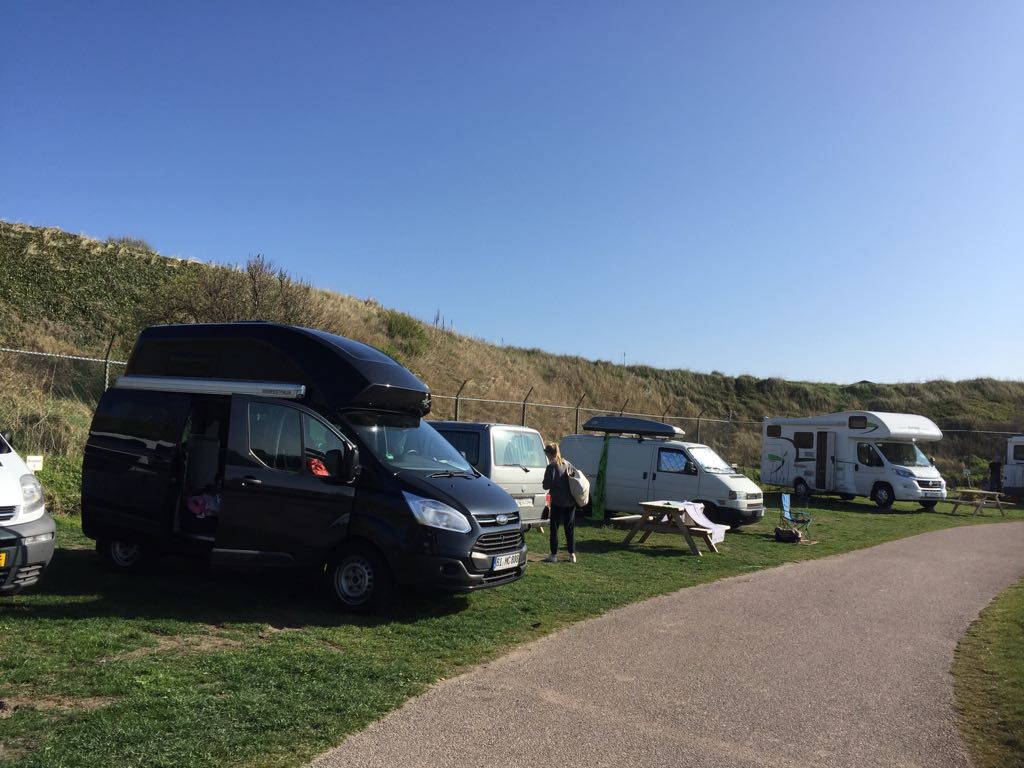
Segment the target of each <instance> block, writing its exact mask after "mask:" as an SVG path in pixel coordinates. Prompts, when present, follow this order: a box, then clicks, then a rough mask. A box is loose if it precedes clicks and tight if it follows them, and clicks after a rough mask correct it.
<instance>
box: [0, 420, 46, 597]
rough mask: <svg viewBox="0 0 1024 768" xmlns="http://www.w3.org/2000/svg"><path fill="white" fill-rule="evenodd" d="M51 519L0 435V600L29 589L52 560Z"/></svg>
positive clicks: (40, 493)
mask: <svg viewBox="0 0 1024 768" xmlns="http://www.w3.org/2000/svg"><path fill="white" fill-rule="evenodd" d="M55 531H56V526H55V524H54V522H53V518H52V517H50V516H49V515H48V514H46V507H45V506H44V503H43V489H42V486H40V485H39V481H38V480H37V479H36V476H35V475H34V474H32V472H31V471H29V468H28V467H27V466H25V462H24V461H22V460H21V456H19V455H18V454H17V452H16V451H15V450H14V448H13V447H11V436H10V434H9V433H6V432H5V433H2V434H0V596H7V595H16V594H18V593H19V592H21V590H23V589H24V588H25V587H29V586H32V585H33V584H35V583H36V582H37V581H39V577H40V576H41V575H42V573H43V571H44V570H45V569H46V566H47V565H48V564H49V563H50V559H51V558H52V557H53V546H54V533H55Z"/></svg>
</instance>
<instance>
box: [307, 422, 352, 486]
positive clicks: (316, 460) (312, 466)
mask: <svg viewBox="0 0 1024 768" xmlns="http://www.w3.org/2000/svg"><path fill="white" fill-rule="evenodd" d="M302 444H303V447H304V455H303V466H305V468H306V471H307V472H309V473H310V474H313V475H317V476H318V477H327V476H336V475H337V474H338V472H339V468H338V461H340V459H341V455H343V454H344V453H345V449H346V446H345V443H344V442H342V440H341V438H339V437H338V436H337V435H336V434H335V433H334V431H333V430H332V429H331V428H330V427H328V426H327V425H326V424H324V423H323V422H322V421H320V420H319V419H314V418H313V417H312V416H310V415H309V414H308V413H304V414H302ZM331 451H337V452H338V453H333V454H330V455H328V454H329V453H330V452H331Z"/></svg>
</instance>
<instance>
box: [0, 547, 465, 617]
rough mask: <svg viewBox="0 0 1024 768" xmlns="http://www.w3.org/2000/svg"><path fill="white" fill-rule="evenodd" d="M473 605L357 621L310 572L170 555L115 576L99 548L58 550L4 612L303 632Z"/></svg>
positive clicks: (416, 608)
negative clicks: (211, 563) (221, 563)
mask: <svg viewBox="0 0 1024 768" xmlns="http://www.w3.org/2000/svg"><path fill="white" fill-rule="evenodd" d="M25 598H28V599H25ZM34 598H38V599H34ZM467 605H468V600H467V598H466V596H465V595H443V594H441V595H438V594H414V593H405V592H402V593H400V594H399V596H398V597H397V598H396V600H395V602H394V604H393V605H392V606H391V608H390V610H388V611H387V612H386V613H385V614H383V615H380V616H356V615H352V614H345V613H342V612H340V611H338V610H336V609H335V608H334V607H333V605H332V604H331V602H330V600H329V599H328V597H327V596H326V594H325V590H323V589H322V586H321V584H320V579H319V577H318V574H315V573H311V572H310V571H308V570H307V571H300V570H296V569H277V570H274V569H267V568H263V569H258V570H257V569H241V568H238V569H234V568H232V569H228V568H221V567H211V566H209V565H208V564H206V563H205V562H203V561H201V560H199V559H196V558H188V557H166V558H161V559H159V560H157V561H155V562H154V563H152V564H151V565H150V566H149V567H148V568H145V569H142V570H139V571H137V572H131V573H114V572H111V571H109V570H107V569H106V568H105V567H104V566H103V564H102V563H101V561H100V559H99V557H98V556H97V555H96V553H95V552H93V551H92V550H89V549H58V550H57V552H56V553H55V554H54V558H53V561H52V562H51V563H50V566H49V568H47V570H46V573H45V574H44V575H43V578H42V579H41V580H40V582H39V584H37V585H36V586H34V587H31V588H30V589H29V590H28V591H26V592H25V593H24V597H17V598H14V599H13V600H11V601H10V602H6V603H5V604H4V611H5V613H6V614H7V615H8V616H10V617H17V616H25V617H31V618H51V619H74V618H95V617H102V616H116V617H122V618H145V619H172V620H175V621H185V622H195V623H197V624H224V623H262V624H269V625H271V626H273V627H276V628H299V627H308V626H321V627H331V626H341V625H350V624H358V625H367V626H376V625H382V624H389V623H396V622H397V623H413V622H416V621H419V620H420V619H423V618H434V617H439V616H445V615H448V614H452V613H458V612H459V611H462V610H464V609H465V608H466V607H467Z"/></svg>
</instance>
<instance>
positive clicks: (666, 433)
mask: <svg viewBox="0 0 1024 768" xmlns="http://www.w3.org/2000/svg"><path fill="white" fill-rule="evenodd" d="M583 428H584V429H585V430H587V431H588V432H606V433H608V434H612V435H637V436H639V437H682V436H683V435H685V434H686V433H685V432H683V430H681V429H680V428H679V427H673V426H672V425H671V424H663V423H661V422H660V421H650V420H648V419H635V418H632V417H630V416H594V417H593V418H591V419H588V420H587V423H586V424H584V425H583Z"/></svg>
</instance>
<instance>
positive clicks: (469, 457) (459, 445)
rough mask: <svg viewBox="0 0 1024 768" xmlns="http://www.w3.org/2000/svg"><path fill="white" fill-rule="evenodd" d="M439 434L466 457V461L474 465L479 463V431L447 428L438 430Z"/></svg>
mask: <svg viewBox="0 0 1024 768" xmlns="http://www.w3.org/2000/svg"><path fill="white" fill-rule="evenodd" d="M438 431H440V432H441V435H442V436H443V437H444V439H445V440H447V441H448V442H449V443H451V444H452V447H454V448H455V450H456V451H458V452H459V453H461V454H462V455H463V456H465V457H466V461H468V462H469V463H470V464H472V465H473V466H474V467H476V466H479V465H480V433H479V432H452V431H449V430H443V431H442V430H438Z"/></svg>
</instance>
